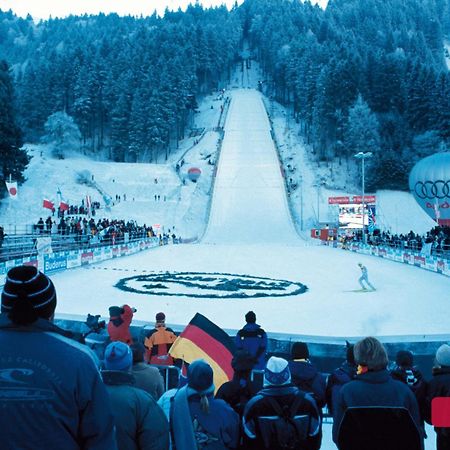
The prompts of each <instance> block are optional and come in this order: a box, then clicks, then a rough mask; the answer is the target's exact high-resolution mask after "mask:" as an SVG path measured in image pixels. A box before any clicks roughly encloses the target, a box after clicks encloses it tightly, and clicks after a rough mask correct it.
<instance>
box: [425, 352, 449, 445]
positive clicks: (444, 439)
mask: <svg viewBox="0 0 450 450" xmlns="http://www.w3.org/2000/svg"><path fill="white" fill-rule="evenodd" d="M432 373H433V377H432V378H431V380H430V381H429V382H428V386H427V392H426V397H425V408H424V416H425V420H426V421H427V422H428V423H429V424H431V402H432V401H433V399H434V398H436V397H450V346H449V345H448V344H443V345H441V346H440V347H439V348H438V350H437V352H436V361H435V365H434V367H433V372H432ZM434 429H435V431H436V449H437V450H449V449H450V428H438V427H435V428H434Z"/></svg>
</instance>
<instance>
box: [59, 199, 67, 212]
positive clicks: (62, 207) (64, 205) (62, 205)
mask: <svg viewBox="0 0 450 450" xmlns="http://www.w3.org/2000/svg"><path fill="white" fill-rule="evenodd" d="M59 210H60V211H69V204H68V203H66V202H63V201H62V200H61V201H60V202H59Z"/></svg>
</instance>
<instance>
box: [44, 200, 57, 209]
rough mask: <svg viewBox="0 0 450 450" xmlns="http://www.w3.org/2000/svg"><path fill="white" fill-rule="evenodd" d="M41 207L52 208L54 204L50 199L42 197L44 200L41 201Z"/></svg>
mask: <svg viewBox="0 0 450 450" xmlns="http://www.w3.org/2000/svg"><path fill="white" fill-rule="evenodd" d="M42 207H43V208H47V209H51V210H53V209H54V207H55V204H54V203H53V202H51V201H50V200H47V199H46V198H44V201H43V202H42Z"/></svg>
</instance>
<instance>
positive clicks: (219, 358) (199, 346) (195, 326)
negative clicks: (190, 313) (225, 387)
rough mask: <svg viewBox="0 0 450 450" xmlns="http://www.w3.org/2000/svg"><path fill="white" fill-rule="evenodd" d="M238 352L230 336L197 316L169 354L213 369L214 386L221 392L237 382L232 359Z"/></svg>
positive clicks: (173, 345) (205, 319) (204, 318)
mask: <svg viewBox="0 0 450 450" xmlns="http://www.w3.org/2000/svg"><path fill="white" fill-rule="evenodd" d="M234 350H235V349H234V342H233V341H232V339H231V338H230V336H228V334H227V333H225V331H223V330H222V329H221V328H219V327H218V326H217V325H216V324H215V323H213V322H211V321H210V320H208V319H207V318H206V317H205V316H202V315H201V314H199V313H197V314H196V315H195V316H194V318H193V319H192V320H191V321H190V322H189V323H188V325H187V327H186V328H185V329H184V330H183V332H182V333H181V334H180V335H179V336H178V338H177V339H176V341H175V342H174V343H173V344H172V347H171V348H170V351H169V354H170V355H171V356H173V357H174V358H179V359H182V360H183V361H185V362H187V363H189V364H190V363H192V362H193V361H195V360H196V359H204V360H205V361H206V362H207V363H208V364H209V365H210V366H211V368H212V369H213V372H214V386H215V388H216V390H217V389H219V387H220V386H222V384H223V383H225V382H226V381H229V380H231V379H232V378H233V368H232V367H231V359H232V358H233V354H234Z"/></svg>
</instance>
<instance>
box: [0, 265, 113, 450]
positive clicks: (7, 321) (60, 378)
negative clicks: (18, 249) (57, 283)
mask: <svg viewBox="0 0 450 450" xmlns="http://www.w3.org/2000/svg"><path fill="white" fill-rule="evenodd" d="M55 308H56V291H55V287H54V285H53V282H52V281H51V280H50V278H49V277H48V276H47V275H45V274H43V273H42V272H40V271H39V270H38V269H37V268H36V267H33V266H18V267H14V268H12V269H10V270H9V271H8V274H7V276H6V282H5V285H4V287H3V291H2V296H1V312H2V313H1V314H0V354H1V358H0V373H2V374H3V377H2V379H1V381H0V424H3V426H0V429H1V435H2V443H1V447H2V448H11V449H12V448H29V449H40V448H61V449H65V448H71V449H72V448H73V449H75V448H80V447H83V448H96V449H99V450H107V449H116V448H117V447H116V442H115V436H114V422H113V416H112V412H111V408H110V404H109V399H108V394H107V392H106V389H105V386H104V385H103V383H102V380H101V378H100V374H99V371H98V367H97V363H98V360H97V359H96V358H95V356H94V355H93V353H92V352H91V350H90V349H89V348H87V347H86V346H84V345H82V344H79V343H78V342H76V341H74V340H72V339H68V338H67V333H66V332H65V331H64V330H61V329H60V328H58V327H57V326H55V325H54V324H53V322H52V320H53V316H54V313H55ZM87 405H89V407H87ZM37 415H38V432H37V428H36V424H37V422H36V417H37ZM12 423H14V424H15V426H7V424H12Z"/></svg>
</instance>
